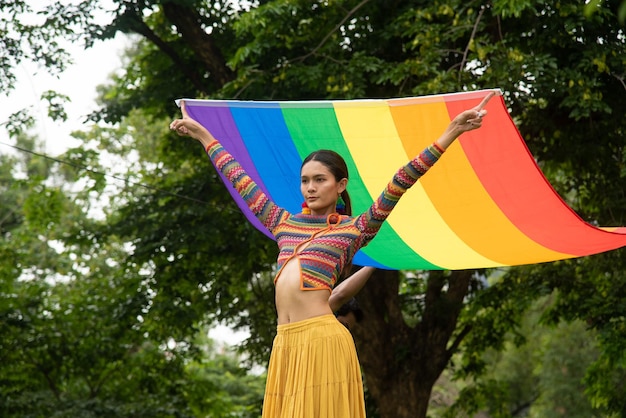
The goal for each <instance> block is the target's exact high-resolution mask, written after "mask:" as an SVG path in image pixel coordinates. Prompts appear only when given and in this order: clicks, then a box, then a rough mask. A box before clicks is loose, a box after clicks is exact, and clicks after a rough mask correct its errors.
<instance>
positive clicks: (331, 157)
mask: <svg viewBox="0 0 626 418" xmlns="http://www.w3.org/2000/svg"><path fill="white" fill-rule="evenodd" d="M309 161H319V162H320V163H322V164H324V165H325V166H326V168H328V170H329V171H330V172H331V173H332V175H333V176H334V177H335V180H336V181H341V179H347V178H349V177H348V166H347V165H346V161H345V160H344V159H343V157H342V156H341V155H339V154H337V153H336V152H335V151H332V150H329V149H321V150H317V151H313V152H312V153H310V154H309V155H308V157H306V158H305V159H304V161H302V165H301V166H300V168H302V167H303V166H304V165H305V164H306V163H308V162H309ZM341 197H342V199H343V201H344V202H345V203H346V208H345V210H343V211H341V212H343V213H341V214H342V215H349V216H352V204H351V203H350V195H349V194H348V190H347V189H346V190H344V191H343V192H342V193H341Z"/></svg>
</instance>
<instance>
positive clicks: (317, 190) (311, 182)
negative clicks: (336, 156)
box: [300, 161, 348, 215]
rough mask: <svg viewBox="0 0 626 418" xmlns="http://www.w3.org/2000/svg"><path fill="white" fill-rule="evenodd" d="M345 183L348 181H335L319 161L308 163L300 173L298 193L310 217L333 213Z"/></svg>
mask: <svg viewBox="0 0 626 418" xmlns="http://www.w3.org/2000/svg"><path fill="white" fill-rule="evenodd" d="M347 183H348V179H341V180H340V181H337V180H335V176H333V174H332V173H331V172H330V170H329V169H328V167H326V166H325V165H324V164H322V163H321V162H319V161H309V162H308V163H306V164H304V165H303V166H302V170H301V171H300V191H301V192H302V196H303V197H304V201H305V202H306V203H307V205H308V206H309V209H311V214H312V215H329V214H331V213H333V212H335V205H336V204H337V198H338V197H339V195H340V194H341V192H343V191H344V190H345V189H346V184H347Z"/></svg>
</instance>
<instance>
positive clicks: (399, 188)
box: [170, 93, 495, 418]
mask: <svg viewBox="0 0 626 418" xmlns="http://www.w3.org/2000/svg"><path fill="white" fill-rule="evenodd" d="M494 94H495V93H490V94H489V95H487V96H486V97H485V98H484V99H483V101H482V102H481V103H480V104H479V105H478V106H476V107H475V108H473V109H471V110H466V111H464V112H462V113H460V114H459V115H458V116H456V117H455V118H454V119H453V120H452V122H450V124H449V125H448V127H447V129H446V130H445V132H444V133H443V134H442V135H441V136H440V137H439V138H438V139H437V140H436V141H435V142H434V143H433V144H432V145H430V146H429V147H427V148H426V149H425V150H424V151H422V152H421V153H420V154H419V155H418V156H417V157H415V158H414V159H413V160H411V161H410V162H409V163H408V164H407V165H405V166H404V167H401V168H400V169H399V170H398V172H397V173H396V174H395V175H394V176H393V178H392V180H391V182H390V183H389V184H388V185H387V187H386V189H385V190H384V191H383V192H382V194H381V195H380V197H379V198H378V199H377V201H376V202H374V203H373V204H372V206H371V207H370V208H369V210H368V211H366V212H365V213H362V214H360V215H359V216H357V217H352V216H351V206H350V198H349V195H348V192H347V190H346V187H347V184H348V170H347V167H346V163H345V162H344V160H343V158H341V156H339V155H338V154H337V153H335V152H333V151H330V150H320V151H316V152H314V153H312V154H311V155H309V156H308V157H307V158H306V159H305V160H304V162H303V163H302V167H301V170H300V174H301V183H300V191H301V193H302V196H303V198H304V201H305V203H304V204H303V208H304V210H303V213H301V214H292V213H289V212H288V211H286V210H285V209H283V208H281V207H279V206H277V205H276V204H275V203H274V202H272V201H270V200H269V199H268V198H267V196H266V195H265V194H264V193H263V192H262V191H261V189H260V188H259V187H258V186H257V185H256V184H255V183H254V182H253V181H252V180H251V179H250V177H249V176H248V175H247V174H246V173H245V171H244V170H243V168H242V167H241V166H240V165H239V163H238V162H237V161H236V160H235V159H234V158H233V157H232V155H230V154H229V153H228V151H226V150H225V149H224V148H223V147H222V145H221V144H220V143H219V141H218V140H217V139H215V138H214V137H213V135H212V134H211V133H210V132H209V131H208V130H207V129H206V128H204V127H203V126H202V125H200V124H199V123H198V122H197V121H195V120H193V119H192V118H190V117H189V115H188V114H187V111H186V108H185V103H184V101H182V102H181V110H182V115H183V117H182V118H181V119H176V120H174V121H172V123H171V124H170V129H172V130H174V131H176V132H177V133H178V134H179V135H185V136H190V137H192V138H194V139H196V140H198V141H199V142H200V143H202V145H203V147H204V149H205V150H206V152H207V153H208V155H209V157H210V158H211V160H212V162H213V163H214V165H215V166H216V167H217V169H218V170H220V171H221V172H222V173H223V174H224V175H225V176H226V177H227V178H228V179H229V180H230V182H231V183H232V184H233V186H234V187H235V188H236V189H237V191H238V192H239V193H240V194H241V196H242V197H243V198H244V199H245V201H246V203H247V204H248V206H249V207H250V209H251V210H252V211H253V213H254V214H255V215H256V217H257V218H258V219H259V220H260V221H261V222H262V223H263V225H264V226H265V227H266V228H267V229H268V230H269V231H271V232H272V234H273V235H274V236H275V237H276V241H277V244H278V247H279V255H278V268H279V271H278V273H277V275H276V277H275V279H274V284H275V287H276V299H275V301H276V311H277V314H278V327H277V335H276V338H275V340H274V344H273V347H272V354H271V356H270V362H269V367H268V375H267V382H266V387H265V398H264V402H263V417H264V418H270V417H271V418H277V417H280V418H294V417H298V418H312V417H327V418H346V417H365V404H364V398H363V385H362V381H361V371H360V367H359V362H358V359H357V355H356V350H355V347H354V342H353V340H352V336H351V334H350V332H349V331H348V330H347V329H346V328H345V327H344V326H343V325H341V324H340V323H339V322H338V321H337V319H336V318H335V316H334V315H333V312H332V309H331V307H330V305H329V297H330V295H331V293H332V289H333V286H334V285H335V283H336V281H337V279H338V278H339V277H340V276H341V275H342V274H343V273H345V272H347V270H348V269H349V268H350V266H351V262H352V258H353V256H354V254H355V253H356V252H357V251H358V250H359V249H360V248H362V247H364V246H365V245H367V244H368V243H369V242H370V241H371V240H372V239H373V238H374V236H375V235H376V233H377V232H378V231H379V229H380V227H381V225H382V223H383V222H384V221H385V220H386V219H387V217H388V216H389V213H390V212H391V210H392V209H393V208H394V206H395V205H396V203H397V202H398V199H399V198H400V197H401V196H402V195H403V194H404V193H405V192H406V191H407V189H408V188H409V187H411V186H412V185H413V184H415V182H417V180H418V179H419V178H420V177H421V176H422V175H424V174H425V173H426V171H427V170H428V169H429V168H430V167H431V166H432V165H433V164H434V163H435V162H437V160H438V159H439V157H440V156H441V154H442V153H443V152H444V151H445V150H446V148H448V146H449V145H450V144H452V142H453V141H454V140H455V139H456V138H458V137H459V136H460V135H461V134H462V133H464V132H468V131H471V130H474V129H478V128H480V126H481V125H482V117H483V116H484V115H485V114H486V111H484V110H483V107H484V106H485V105H486V104H487V102H488V101H489V99H491V97H493V95H494ZM338 212H344V213H345V214H340V213H338Z"/></svg>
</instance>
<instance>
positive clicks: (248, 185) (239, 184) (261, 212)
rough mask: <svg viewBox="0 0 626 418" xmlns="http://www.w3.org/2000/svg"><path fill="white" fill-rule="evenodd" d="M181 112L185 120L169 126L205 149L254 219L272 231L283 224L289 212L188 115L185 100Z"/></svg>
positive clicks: (176, 121)
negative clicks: (269, 195)
mask: <svg viewBox="0 0 626 418" xmlns="http://www.w3.org/2000/svg"><path fill="white" fill-rule="evenodd" d="M180 109H181V112H182V115H183V117H182V118H180V119H175V120H173V121H172V123H170V129H171V130H173V131H175V132H176V133H178V135H181V136H189V137H191V138H193V139H196V140H198V141H199V142H200V143H201V144H202V146H203V147H204V149H205V151H206V153H207V154H208V155H209V158H210V159H211V161H212V162H213V165H214V166H215V168H216V169H217V170H219V171H221V172H222V174H223V175H224V176H225V177H226V178H227V179H228V180H229V181H230V182H231V184H232V185H233V187H234V188H235V189H236V190H237V192H238V193H239V195H240V196H241V197H242V198H243V200H244V201H245V202H246V204H247V205H248V207H249V208H250V210H251V211H252V213H254V216H256V217H257V218H258V219H259V220H260V221H261V222H262V223H263V225H264V226H265V227H266V228H267V229H268V230H269V231H271V232H273V230H274V228H275V226H276V225H277V224H278V223H279V222H280V220H281V219H282V216H283V215H285V214H286V211H285V210H284V209H282V208H281V207H279V206H277V205H276V204H275V203H274V202H272V201H271V200H270V199H269V198H268V197H267V196H266V195H265V193H263V191H262V190H261V188H260V187H259V186H258V185H257V184H256V183H255V182H254V181H253V180H252V178H250V176H249V175H248V174H247V173H246V171H245V170H244V169H243V167H242V166H241V164H239V162H237V160H236V159H235V157H233V156H232V155H231V154H230V153H229V152H228V151H227V150H226V149H225V148H224V147H223V146H222V144H220V142H219V141H218V140H217V139H216V138H215V137H214V136H213V134H211V132H209V130H208V129H206V128H205V127H204V126H202V125H201V124H200V123H199V122H198V121H196V120H195V119H193V118H191V117H190V116H189V114H188V113H187V108H186V107H185V101H184V100H183V101H181V104H180Z"/></svg>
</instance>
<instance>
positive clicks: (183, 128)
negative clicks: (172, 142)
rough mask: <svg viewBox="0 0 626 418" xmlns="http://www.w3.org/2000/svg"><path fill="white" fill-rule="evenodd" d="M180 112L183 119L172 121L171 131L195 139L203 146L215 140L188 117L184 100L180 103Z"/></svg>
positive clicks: (202, 127)
mask: <svg viewBox="0 0 626 418" xmlns="http://www.w3.org/2000/svg"><path fill="white" fill-rule="evenodd" d="M180 110H181V112H182V114H183V117H182V118H180V119H174V120H173V121H172V123H170V129H171V130H172V131H175V132H176V133H177V134H178V135H180V136H190V137H192V138H194V139H197V140H198V141H200V142H202V143H203V144H204V145H205V146H206V145H208V144H209V143H210V142H212V141H213V140H214V139H215V138H214V137H213V135H211V133H210V132H209V131H208V130H207V129H206V128H205V127H204V126H202V125H201V124H200V123H199V122H198V121H196V120H194V119H192V118H191V116H189V114H188V113H187V109H186V107H185V101H184V100H181V101H180Z"/></svg>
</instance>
